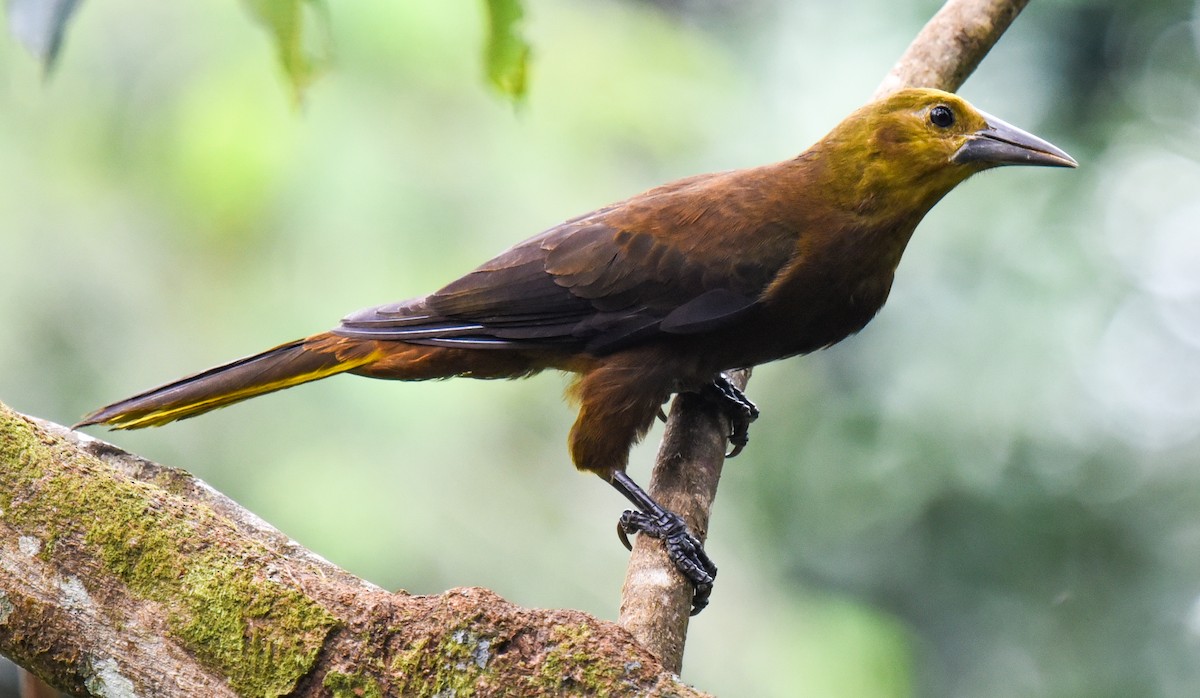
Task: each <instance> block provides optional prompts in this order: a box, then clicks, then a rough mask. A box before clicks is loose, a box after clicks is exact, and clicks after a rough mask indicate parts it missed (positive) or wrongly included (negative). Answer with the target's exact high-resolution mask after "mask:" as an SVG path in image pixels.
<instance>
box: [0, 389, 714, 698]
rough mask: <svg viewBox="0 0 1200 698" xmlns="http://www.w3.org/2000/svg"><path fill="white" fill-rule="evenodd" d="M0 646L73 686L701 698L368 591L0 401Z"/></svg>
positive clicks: (224, 692) (563, 626)
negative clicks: (628, 694)
mask: <svg viewBox="0 0 1200 698" xmlns="http://www.w3.org/2000/svg"><path fill="white" fill-rule="evenodd" d="M0 653H3V654H5V655H8V656H10V657H12V658H14V659H15V660H16V661H17V662H18V663H20V664H22V665H23V666H25V667H27V668H29V669H30V670H32V671H33V672H34V673H36V674H38V675H39V676H42V677H43V678H45V679H46V680H47V681H48V682H49V683H51V684H52V685H55V686H58V687H60V688H62V689H63V690H67V691H70V692H72V693H77V694H87V693H91V694H104V695H117V694H121V693H120V692H121V691H126V694H130V695H134V694H136V695H156V696H195V695H205V696H233V695H241V696H277V695H295V696H316V695H331V694H332V695H335V696H372V695H379V696H384V695H434V694H441V695H451V694H453V695H458V696H490V695H510V694H511V691H512V690H513V689H514V687H519V688H520V691H519V693H521V694H523V695H558V694H562V693H564V692H565V693H569V694H571V695H616V694H622V693H626V692H636V693H639V694H645V695H664V696H665V695H677V696H695V695H700V694H698V693H697V692H695V691H694V690H692V689H691V688H689V687H687V686H684V685H682V684H679V683H678V682H677V681H676V680H675V678H674V677H673V676H672V675H671V674H670V673H669V672H665V671H664V670H663V669H662V666H661V665H660V664H659V663H658V662H657V661H656V660H655V659H654V658H653V657H652V656H651V655H650V654H649V653H648V652H646V651H645V650H644V649H642V648H641V647H639V646H638V645H637V644H636V643H635V642H634V641H633V639H632V638H631V637H630V636H629V635H628V634H627V633H625V632H624V631H622V630H621V629H620V628H618V627H617V626H616V625H614V624H612V623H606V622H602V621H598V620H596V619H594V618H591V617H589V616H587V615H585V614H582V613H578V612H573V611H532V610H525V609H521V608H518V607H516V606H513V605H512V604H509V603H507V602H505V601H504V600H503V599H500V598H499V597H497V596H496V595H494V594H492V593H491V592H488V591H486V590H482V589H459V590H453V591H450V592H447V593H445V594H442V595H440V596H432V597H424V596H412V595H409V594H406V593H403V592H399V593H395V594H393V593H389V592H386V591H384V590H382V589H379V588H378V587H375V586H373V585H371V584H369V583H367V582H364V581H362V580H360V579H357V578H355V577H353V576H352V575H349V574H347V573H346V572H344V571H343V570H340V569H338V568H336V567H334V566H333V565H331V564H329V563H328V562H326V561H324V560H321V559H320V558H318V557H317V556H315V555H313V554H311V553H309V552H308V551H306V550H304V549H302V548H300V547H299V546H297V545H296V544H295V543H293V542H291V541H289V540H288V539H287V538H286V537H284V536H283V535H282V534H280V533H279V532H278V531H275V530H274V529H272V528H270V527H269V526H267V525H266V524H264V523H263V522H261V521H260V520H259V519H258V518H257V517H255V516H254V515H253V514H251V513H250V512H247V511H245V510H243V509H241V508H239V507H238V506H237V505H236V504H234V503H232V502H231V501H230V500H228V499H227V498H225V497H223V496H222V495H220V494H219V493H216V492H215V491H213V490H212V489H211V488H208V487H207V486H205V485H204V484H203V483H201V482H199V481H197V480H195V479H194V478H192V477H191V476H189V475H187V474H186V473H183V472H181V471H176V470H171V469H168V468H164V467H162V466H158V465H155V464H153V463H149V462H147V461H144V460H141V459H139V458H136V457H134V456H131V455H129V454H127V453H124V452H122V451H120V450H118V449H115V448H114V447H112V446H110V445H108V444H105V443H103V442H100V441H96V440H94V439H90V438H88V437H86V436H83V435H80V434H77V433H74V432H70V431H69V430H67V429H65V428H63V427H59V426H57V425H50V424H46V423H41V422H37V421H36V420H32V419H30V418H27V417H24V416H21V415H18V414H16V413H14V412H12V411H11V410H9V409H8V408H6V407H4V406H3V405H0Z"/></svg>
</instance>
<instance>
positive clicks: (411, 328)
mask: <svg viewBox="0 0 1200 698" xmlns="http://www.w3.org/2000/svg"><path fill="white" fill-rule="evenodd" d="M1000 165H1041V166H1049V167H1075V166H1076V163H1075V161H1074V160H1073V159H1071V157H1070V156H1069V155H1067V154H1066V153H1065V152H1063V151H1062V150H1059V149H1058V148H1056V147H1055V146H1053V145H1051V144H1050V143H1047V142H1046V141H1044V140H1042V139H1040V138H1037V137H1036V136H1033V135H1031V134H1029V133H1026V132H1024V131H1022V130H1020V129H1018V128H1015V127H1013V126H1010V125H1009V124H1007V123H1005V122H1003V121H1001V120H999V119H997V118H995V117H992V116H989V115H987V114H985V113H983V112H981V111H979V110H977V109H975V108H973V107H972V106H971V105H970V104H968V103H967V102H966V101H964V100H963V99H961V98H959V97H957V96H955V95H952V94H948V93H946V92H940V91H936V90H929V89H907V90H903V91H900V92H897V93H895V94H893V95H891V96H890V97H887V98H885V99H882V100H880V101H877V102H874V103H871V104H868V105H866V106H864V107H862V108H860V109H858V110H857V111H855V112H854V113H852V114H851V115H850V116H848V117H846V119H845V120H844V121H842V122H841V123H840V124H838V125H837V127H835V128H834V129H833V130H832V131H831V132H830V133H829V134H828V135H826V136H825V137H824V138H822V139H821V140H820V141H818V142H817V143H816V144H815V145H813V146H812V147H811V148H809V149H808V150H806V151H805V152H804V153H802V154H801V155H799V156H797V157H795V158H792V159H790V160H785V161H783V162H779V163H775V164H771V165H764V166H762V167H754V168H750V169H744V170H733V171H729V172H719V173H715V174H705V175H698V176H694V177H688V178H685V179H681V180H678V181H675V182H671V183H669V184H664V185H662V186H660V187H656V188H654V189H651V190H649V191H646V192H644V193H641V194H638V195H636V196H633V197H631V198H628V199H625V200H624V201H620V202H617V203H614V204H611V205H609V206H605V207H603V208H600V209H597V210H596V211H593V212H591V213H587V214H584V215H582V216H578V217H576V218H572V219H571V220H568V221H566V222H564V223H561V224H559V225H556V226H554V227H553V228H550V229H549V230H547V231H545V232H543V233H541V234H539V235H536V236H534V237H532V238H529V239H528V240H525V241H524V242H521V243H518V244H516V245H514V246H513V247H511V248H509V249H508V250H506V251H505V252H503V253H501V254H500V255H499V256H497V257H495V258H494V259H492V260H490V261H488V262H485V263H484V264H483V265H481V266H480V267H478V268H477V269H475V270H474V271H472V272H470V273H468V274H467V275H466V276H463V277H461V278H459V279H457V280H455V281H453V282H451V283H450V284H448V285H447V286H445V287H443V288H441V289H440V290H438V291H435V292H434V293H431V294H429V295H427V296H423V297H420V298H413V299H410V300H406V301H401V302H399V303H390V304H387V305H381V306H376V307H372V308H367V309H365V310H360V311H358V312H355V313H351V314H350V315H348V316H347V317H346V318H344V319H343V320H342V321H341V324H339V325H338V326H337V327H336V328H334V329H332V330H330V331H328V332H322V333H320V334H315V335H312V336H311V337H307V338H305V339H299V340H296V341H293V342H288V343H286V344H282V345H280V346H277V347H275V348H273V349H268V350H267V351H264V352H262V353H261V354H256V355H254V356H250V357H247V358H243V359H238V360H237V361H233V362H230V363H228V364H225V365H223V366H218V367H216V368H211V369H209V370H207V371H204V372H202V373H198V374H196V375H193V376H189V377H187V378H182V379H180V380H177V381H175V382H173V383H169V384H167V385H164V386H162V387H159V388H155V389H153V390H149V391H147V392H144V393H141V394H139V395H135V396H133V397H131V398H128V399H126V400H122V401H120V402H117V403H114V404H112V405H109V406H107V407H104V408H101V409H99V410H97V411H95V412H93V413H91V414H89V415H87V416H86V417H84V418H83V421H82V422H80V424H79V425H77V426H83V425H89V424H107V425H110V426H112V427H114V428H117V429H137V428H140V427H147V426H157V425H160V424H165V423H167V422H170V421H173V420H176V419H183V418H186V417H192V416H195V415H198V414H201V413H203V412H207V411H209V410H212V409H215V408H218V407H224V406H225V405H229V404H231V403H234V402H238V401H240V400H245V399H247V398H251V397H254V396H256V395H262V394H264V393H268V392H271V391H274V390H280V389H282V388H289V387H291V386H294V385H298V384H300V383H305V382H307V381H312V380H317V379H319V378H325V377H327V376H332V375H334V374H337V373H354V374H358V375H361V376H369V377H371V378H388V379H394V380H409V381H416V380H428V379H431V378H447V377H451V376H465V377H470V378H521V377H525V376H529V375H532V374H535V373H537V372H539V371H542V370H545V369H557V370H560V371H567V372H570V373H574V374H576V375H577V378H576V379H575V381H574V383H573V384H572V385H571V387H570V388H569V395H570V396H571V397H572V398H573V399H574V400H575V401H576V402H577V403H578V404H579V416H578V419H577V420H576V421H575V424H574V426H573V427H572V428H571V433H570V439H569V444H570V452H571V457H572V458H573V460H574V462H575V465H576V467H578V468H579V469H581V470H586V471H590V472H593V473H596V474H598V475H600V476H601V477H602V478H604V479H605V480H606V481H608V482H609V483H610V484H612V485H613V486H614V487H615V488H616V489H617V490H618V491H620V492H621V493H622V494H623V495H625V496H626V497H627V498H628V499H629V500H630V501H631V502H633V504H634V505H635V506H636V507H637V509H638V510H637V511H632V512H626V514H625V515H624V516H623V517H622V526H623V527H624V529H625V531H627V532H631V533H634V532H636V533H644V534H647V535H651V536H655V537H660V538H662V539H664V543H665V544H666V546H667V550H668V552H669V554H670V555H671V557H672V559H673V560H674V562H675V564H676V565H677V566H678V567H679V569H680V570H681V571H682V572H683V573H684V574H685V575H686V576H687V577H688V578H689V579H690V580H691V581H692V583H693V584H694V585H695V589H696V591H695V595H694V599H693V613H696V612H698V611H699V610H700V609H701V608H703V607H704V605H705V604H706V603H707V600H708V595H709V592H710V590H711V588H712V582H713V578H714V577H715V575H716V567H715V566H714V565H713V564H712V562H711V561H710V560H709V559H708V557H707V555H705V553H704V550H703V548H702V547H701V545H700V542H699V541H698V540H697V539H696V538H695V537H694V536H693V535H692V534H691V532H690V531H688V530H687V527H686V526H685V525H684V524H683V522H682V520H681V519H680V518H679V517H678V516H676V515H675V514H673V513H671V512H668V511H666V510H665V509H664V508H663V507H661V506H660V505H659V504H658V503H657V502H655V501H654V500H653V499H652V498H651V497H650V496H649V495H648V494H647V493H646V492H645V491H643V490H642V489H641V488H640V487H639V486H638V485H637V484H635V483H634V482H633V481H632V480H631V479H630V478H629V476H628V475H626V473H625V466H626V462H627V460H628V457H629V450H630V448H631V447H632V446H633V444H634V443H636V442H637V441H638V440H639V439H641V438H642V437H643V436H644V435H645V433H646V431H647V429H649V427H650V425H651V424H652V422H653V421H654V418H655V416H656V415H658V414H659V413H660V408H661V405H662V404H663V403H664V402H665V401H666V400H667V399H668V398H669V397H670V396H671V395H672V394H673V393H678V392H684V391H692V392H700V393H703V394H706V395H710V396H712V397H713V399H715V400H718V401H719V402H720V403H721V404H722V406H723V407H724V408H726V410H727V414H729V415H730V423H731V424H732V425H733V426H732V429H731V432H732V433H731V434H730V435H729V436H730V440H731V443H732V444H733V453H736V452H737V451H739V450H740V449H741V447H742V446H743V445H744V444H745V442H746V433H747V428H748V425H749V423H750V421H751V420H753V419H754V418H755V417H756V416H757V414H758V412H757V410H756V409H755V408H754V406H753V404H751V403H750V402H749V401H748V400H746V398H745V397H744V396H743V395H742V394H741V393H740V392H739V391H738V390H737V389H736V388H735V387H734V386H733V385H732V384H730V382H729V381H728V380H727V379H726V377H725V374H724V372H725V371H727V370H730V369H735V368H743V367H749V366H754V365H757V364H762V363H765V362H768V361H774V360H776V359H782V358H785V357H789V356H795V355H797V354H807V353H809V352H812V351H815V350H817V349H822V348H824V347H828V346H830V345H832V344H836V343H837V342H839V341H841V340H842V339H844V338H845V337H847V336H848V335H851V334H854V333H855V332H858V331H859V330H861V329H862V328H863V326H865V325H866V324H867V322H868V321H870V320H871V318H872V317H874V316H875V314H876V313H877V312H878V311H879V309H880V307H882V306H883V303H884V301H885V300H886V299H887V296H888V292H889V290H890V289H891V286H892V278H893V276H894V273H895V270H896V265H897V264H899V262H900V256H901V254H902V253H903V252H904V248H905V245H906V244H907V243H908V240H909V237H910V236H911V235H912V232H913V229H914V228H916V226H917V223H918V222H919V221H920V220H921V218H922V217H923V216H924V215H925V213H926V212H927V211H929V209H930V208H931V207H932V206H933V205H934V204H935V203H937V202H938V200H940V199H941V198H942V197H943V196H945V195H946V193H947V192H949V191H950V190H951V189H953V188H954V187H955V186H956V185H957V184H959V183H960V182H962V181H963V180H965V179H966V178H967V177H969V176H971V175H972V174H974V173H976V172H979V171H981V170H985V169H988V168H991V167H996V166H1000Z"/></svg>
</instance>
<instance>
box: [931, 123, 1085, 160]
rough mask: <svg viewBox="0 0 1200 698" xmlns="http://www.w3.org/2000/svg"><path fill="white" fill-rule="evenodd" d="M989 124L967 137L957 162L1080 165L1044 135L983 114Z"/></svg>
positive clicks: (954, 156)
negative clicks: (1040, 135) (1042, 137)
mask: <svg viewBox="0 0 1200 698" xmlns="http://www.w3.org/2000/svg"><path fill="white" fill-rule="evenodd" d="M980 114H981V115H982V116H983V118H984V120H985V121H986V122H987V126H985V127H983V128H981V129H979V130H978V131H976V132H975V133H972V134H970V135H969V136H967V142H966V143H963V144H962V146H961V147H960V148H959V149H958V150H957V151H956V152H955V153H954V155H953V156H951V158H950V161H951V162H956V163H960V164H961V163H971V162H975V163H981V164H985V165H988V166H996V165H1040V166H1042V167H1077V166H1078V165H1079V163H1077V162H1075V158H1073V157H1071V156H1070V155H1067V154H1066V153H1065V152H1063V150H1062V149H1061V148H1058V147H1056V146H1054V145H1052V144H1050V143H1048V142H1046V141H1044V140H1042V139H1041V138H1038V137H1037V136H1035V135H1033V134H1032V133H1028V132H1026V131H1022V130H1021V129H1019V128H1017V127H1016V126H1013V125H1012V124H1008V123H1005V122H1003V121H1001V120H1000V119H997V118H996V117H994V116H992V115H990V114H983V113H982V112H980Z"/></svg>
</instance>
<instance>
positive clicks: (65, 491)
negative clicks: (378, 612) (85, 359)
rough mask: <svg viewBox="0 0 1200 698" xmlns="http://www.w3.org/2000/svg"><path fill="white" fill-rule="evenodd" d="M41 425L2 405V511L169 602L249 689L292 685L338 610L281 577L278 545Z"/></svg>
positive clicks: (176, 625) (174, 627)
mask: <svg viewBox="0 0 1200 698" xmlns="http://www.w3.org/2000/svg"><path fill="white" fill-rule="evenodd" d="M39 434H40V432H38V431H36V429H35V428H34V427H33V426H32V425H31V424H29V423H28V422H27V421H26V420H24V419H22V418H21V417H20V416H19V415H16V414H15V413H13V412H12V411H11V410H9V409H8V408H6V407H4V406H3V405H0V516H3V517H4V519H5V520H6V521H7V522H8V523H9V524H10V525H12V526H14V527H15V528H17V529H19V530H22V531H24V532H28V533H29V534H30V535H37V536H39V537H42V538H43V540H42V542H43V548H42V552H41V553H40V554H41V555H42V556H46V557H47V558H51V557H53V556H54V554H55V549H56V547H57V546H58V545H69V546H71V547H73V548H75V549H76V550H77V552H78V553H80V554H83V555H88V556H92V557H94V558H95V559H96V561H97V562H98V563H99V564H100V565H101V566H103V568H104V569H106V570H107V571H109V572H110V573H112V574H113V575H114V576H116V577H117V578H119V579H121V580H122V581H123V582H124V583H125V585H126V587H127V589H128V591H129V593H131V594H132V595H134V596H137V597H141V598H145V599H148V600H152V601H156V602H158V603H160V604H161V605H162V606H163V608H164V609H165V610H166V612H167V618H168V625H169V627H170V628H171V631H172V633H173V634H174V635H175V636H176V637H177V638H178V639H179V640H180V641H181V642H182V644H183V645H184V646H186V647H187V648H188V649H189V650H191V651H192V652H193V653H195V655H196V656H197V657H199V658H200V659H201V661H203V662H204V663H205V664H206V665H208V666H209V667H211V668H212V669H214V670H216V671H217V672H219V673H221V674H223V675H224V676H226V677H228V679H229V682H230V685H231V686H232V687H233V688H234V689H235V690H237V691H238V692H239V693H240V694H242V695H253V696H276V695H283V694H285V693H288V692H290V691H291V690H292V689H293V688H294V687H295V685H296V682H297V681H298V680H299V679H300V678H301V677H302V676H304V675H305V674H306V673H307V672H308V671H309V670H310V669H311V668H312V666H313V663H314V662H315V661H316V658H317V653H318V652H319V650H320V648H321V645H322V643H323V642H324V640H325V637H326V636H327V635H328V633H329V631H330V630H331V629H332V628H334V627H335V626H336V625H337V619H336V618H334V617H333V616H332V615H331V614H329V613H328V612H327V611H326V610H325V609H324V608H322V607H321V606H320V605H319V604H317V603H316V602H315V601H313V600H312V599H309V598H307V597H305V596H304V595H302V594H300V593H298V592H296V591H293V590H291V589H288V588H286V587H285V586H283V585H281V584H279V583H276V582H274V581H272V580H271V579H269V578H268V574H269V573H268V571H267V570H266V563H267V562H268V561H269V559H270V555H269V552H268V551H267V550H266V549H265V548H263V547H262V546H261V545H259V544H257V543H254V542H251V541H247V540H246V539H245V538H244V537H242V536H240V535H238V533H237V532H236V530H235V529H233V527H232V526H231V525H229V524H228V523H226V522H224V521H223V520H222V519H221V518H220V517H218V516H217V515H216V514H215V513H214V512H213V511H211V510H210V509H208V508H207V507H204V506H203V505H196V504H192V503H189V502H187V501H185V500H183V499H181V498H179V497H177V496H175V495H173V494H170V493H169V492H166V491H164V490H161V489H160V488H157V487H155V486H154V485H150V484H147V483H144V482H139V481H133V480H128V479H126V478H124V477H123V476H120V475H118V474H116V473H114V472H113V471H112V470H111V469H110V468H109V467H108V466H106V465H105V464H103V463H101V462H100V461H98V460H96V459H94V458H92V457H90V456H87V455H85V454H83V453H80V452H79V451H78V450H76V449H74V448H71V447H70V446H68V445H64V444H57V443H55V442H54V441H52V440H51V439H50V437H40V436H39ZM50 462H57V463H60V464H62V466H63V467H61V468H55V469H54V470H53V471H51V470H50V469H49V468H46V467H44V466H43V465H42V464H43V463H50ZM202 532H203V535H201V533H202ZM214 539H216V540H221V541H222V543H221V545H220V547H216V546H209V545H208V544H206V543H204V542H203V541H212V540H214Z"/></svg>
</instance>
